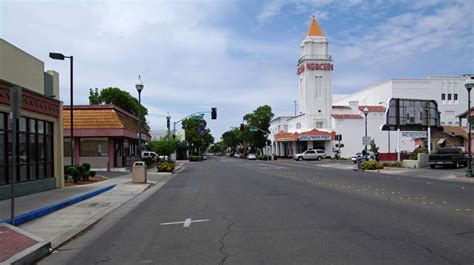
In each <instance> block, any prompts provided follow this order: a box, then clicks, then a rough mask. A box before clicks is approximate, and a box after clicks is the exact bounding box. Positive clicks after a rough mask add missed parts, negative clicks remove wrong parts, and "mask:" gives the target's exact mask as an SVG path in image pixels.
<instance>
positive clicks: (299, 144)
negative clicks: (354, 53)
mask: <svg viewBox="0 0 474 265" xmlns="http://www.w3.org/2000/svg"><path fill="white" fill-rule="evenodd" d="M328 46H329V41H328V39H327V38H326V37H325V36H324V34H323V31H322V30H321V28H320V27H319V25H318V24H317V22H316V19H315V18H314V17H313V19H312V21H311V25H310V27H309V30H308V33H307V36H306V37H305V39H304V40H303V41H302V43H301V46H300V51H301V57H300V59H299V60H298V65H297V76H298V79H297V80H298V93H299V94H298V100H299V112H300V113H299V115H297V116H281V117H277V118H275V119H273V120H272V121H271V122H270V132H271V134H270V136H269V139H270V140H272V153H274V154H275V155H277V156H292V155H293V154H295V153H298V152H301V151H304V150H306V149H311V148H317V149H324V150H325V151H326V154H328V155H330V156H333V155H334V154H335V153H336V151H337V150H338V148H337V147H336V141H335V138H334V136H335V135H336V134H340V135H342V141H341V143H342V144H343V145H344V147H343V148H341V149H340V152H341V153H340V154H341V156H342V157H350V156H352V155H354V154H356V153H358V152H361V151H362V150H363V149H364V147H365V146H364V145H363V144H362V137H364V136H365V124H366V120H367V136H368V137H370V138H371V139H373V140H374V141H375V143H376V145H378V146H379V147H380V152H384V153H394V152H400V151H402V152H403V151H407V152H411V151H412V150H413V149H414V148H415V146H416V143H415V139H414V138H412V137H411V136H409V135H407V134H406V133H404V132H400V133H399V132H396V131H392V132H389V131H382V130H381V127H382V125H384V124H385V121H386V110H387V107H388V104H389V101H390V99H392V98H404V99H422V100H436V102H437V103H438V111H439V112H440V121H441V125H446V126H460V125H461V124H460V122H459V118H458V117H457V116H458V115H459V114H461V113H463V112H464V111H465V110H466V109H467V91H466V89H465V88H464V81H465V79H466V77H464V76H458V77H428V78H426V79H391V80H387V81H384V82H382V83H379V84H376V85H374V86H370V87H368V88H365V89H362V90H359V91H356V92H354V93H352V94H350V95H333V93H332V86H331V81H332V71H333V70H334V69H335V66H334V64H333V61H332V58H331V55H330V54H329V47H328ZM365 107H367V108H368V110H369V111H368V114H367V117H366V115H365V113H364V109H365ZM432 146H434V145H433V142H432Z"/></svg>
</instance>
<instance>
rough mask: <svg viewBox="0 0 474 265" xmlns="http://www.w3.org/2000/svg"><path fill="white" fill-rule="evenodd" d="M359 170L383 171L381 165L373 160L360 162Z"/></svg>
mask: <svg viewBox="0 0 474 265" xmlns="http://www.w3.org/2000/svg"><path fill="white" fill-rule="evenodd" d="M361 169H363V170H376V169H383V165H382V164H380V163H379V162H377V161H375V160H368V161H364V162H362V165H361Z"/></svg>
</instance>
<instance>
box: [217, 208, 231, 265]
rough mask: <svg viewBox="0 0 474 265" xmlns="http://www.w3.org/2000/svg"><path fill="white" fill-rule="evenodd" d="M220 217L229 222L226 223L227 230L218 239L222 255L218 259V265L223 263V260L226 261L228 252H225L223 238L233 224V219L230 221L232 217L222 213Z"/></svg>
mask: <svg viewBox="0 0 474 265" xmlns="http://www.w3.org/2000/svg"><path fill="white" fill-rule="evenodd" d="M222 218H223V219H224V220H226V221H227V222H229V224H228V225H227V231H226V232H225V234H224V235H223V236H222V237H221V239H220V240H219V242H220V243H221V247H220V248H219V251H220V252H221V253H222V255H224V256H223V257H222V259H221V261H220V263H219V264H220V265H224V264H225V262H226V261H227V258H228V257H229V254H228V253H227V252H225V250H224V249H225V238H226V237H227V236H228V235H229V234H230V232H232V231H231V227H232V226H233V225H234V224H235V222H234V221H232V219H230V218H228V217H227V216H225V215H223V216H222Z"/></svg>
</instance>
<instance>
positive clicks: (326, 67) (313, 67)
mask: <svg viewBox="0 0 474 265" xmlns="http://www.w3.org/2000/svg"><path fill="white" fill-rule="evenodd" d="M306 68H308V70H309V71H332V70H334V65H333V64H330V63H307V64H306ZM304 69H305V65H304V64H300V65H299V66H298V68H297V70H296V74H297V75H299V74H301V73H302V72H304Z"/></svg>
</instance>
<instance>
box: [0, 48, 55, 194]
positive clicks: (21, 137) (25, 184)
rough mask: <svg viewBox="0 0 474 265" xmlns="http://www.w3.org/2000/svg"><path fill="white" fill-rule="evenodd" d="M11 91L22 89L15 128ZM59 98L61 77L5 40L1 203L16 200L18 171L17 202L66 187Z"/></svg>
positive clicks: (0, 71) (0, 54)
mask: <svg viewBox="0 0 474 265" xmlns="http://www.w3.org/2000/svg"><path fill="white" fill-rule="evenodd" d="M11 87H21V88H22V98H21V106H20V107H21V118H20V120H19V122H18V123H17V124H16V125H15V124H13V121H12V119H11V118H10V116H9V113H10V112H11V107H10V89H11ZM59 96H60V95H59V75H58V73H57V72H55V71H47V72H45V71H44V63H43V62H42V61H40V60H38V59H37V58H35V57H33V56H32V55H30V54H28V53H26V52H24V51H22V50H21V49H19V48H17V47H15V46H14V45H12V44H10V43H9V42H7V41H6V40H4V39H0V200H2V199H6V198H9V197H10V196H11V194H10V185H9V184H11V181H10V179H11V177H12V174H13V170H16V176H17V179H16V182H15V183H16V184H15V195H16V196H21V195H26V194H31V193H35V192H40V191H45V190H49V189H54V188H59V187H63V186H64V177H63V155H62V150H63V141H62V139H63V130H62V128H63V119H62V115H61V110H62V102H61V101H59V100H58V99H59V98H60V97H59ZM13 126H16V127H17V147H16V148H17V157H16V158H13V156H12V150H13V148H12V136H13V135H12V129H13ZM13 159H16V162H17V163H16V168H13V166H12V162H13Z"/></svg>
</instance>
